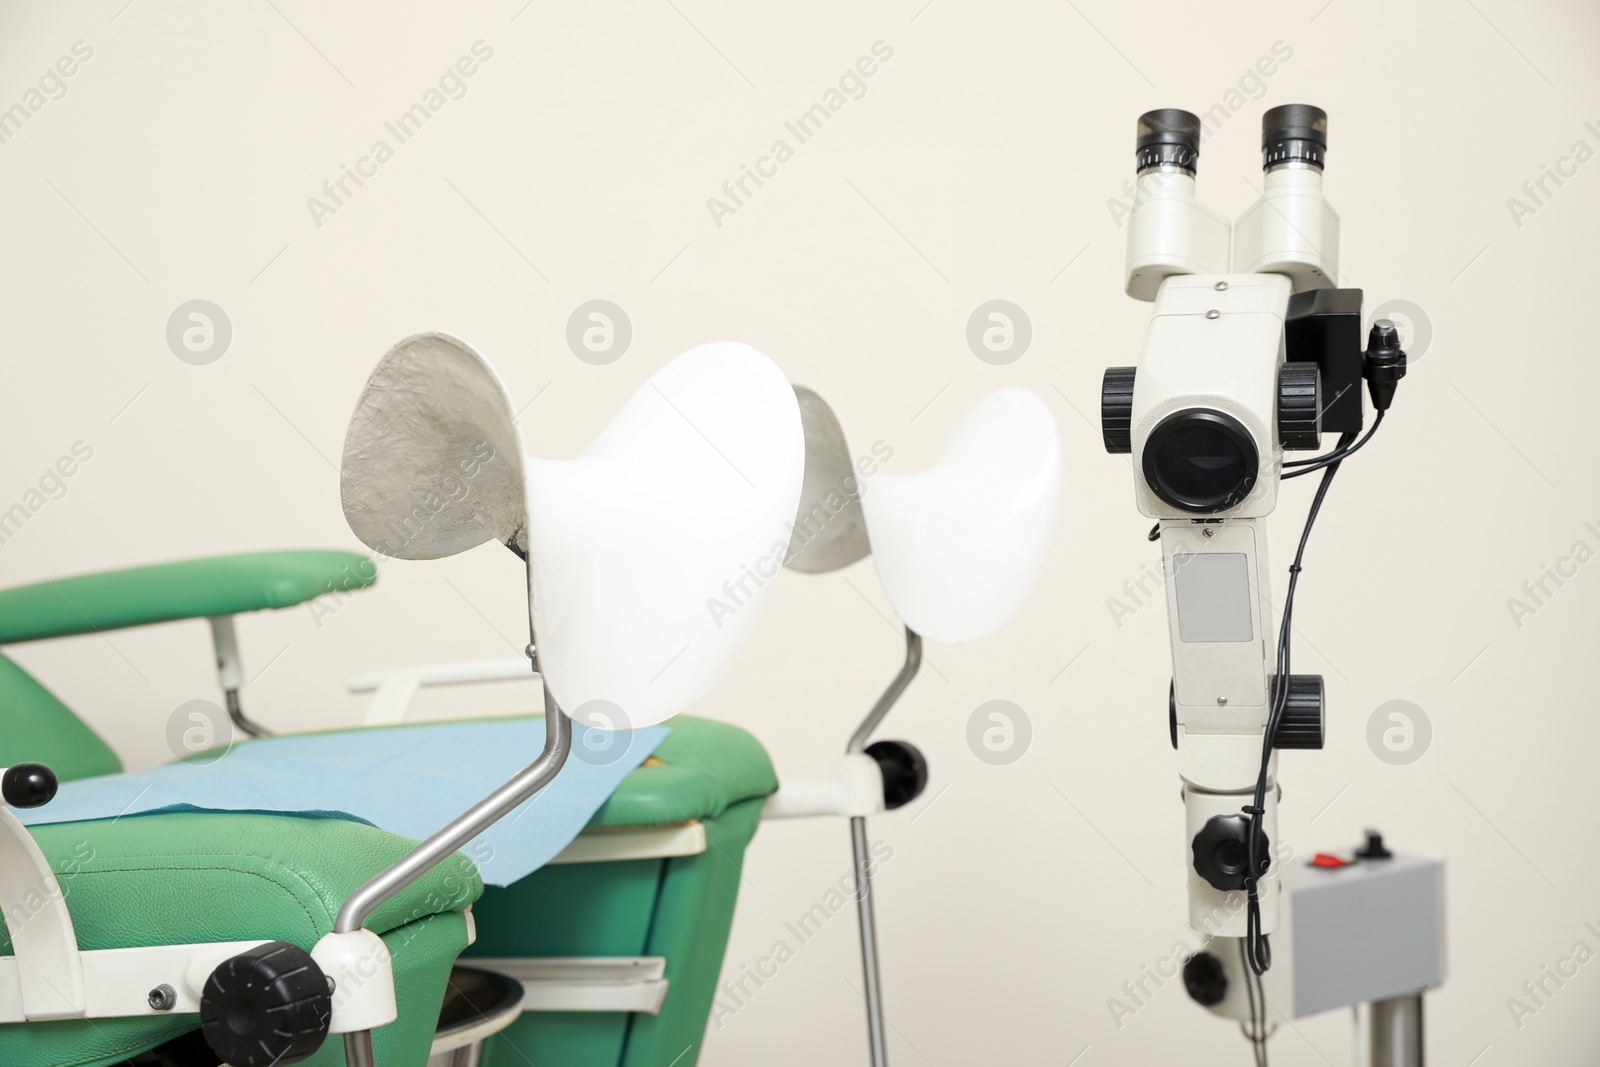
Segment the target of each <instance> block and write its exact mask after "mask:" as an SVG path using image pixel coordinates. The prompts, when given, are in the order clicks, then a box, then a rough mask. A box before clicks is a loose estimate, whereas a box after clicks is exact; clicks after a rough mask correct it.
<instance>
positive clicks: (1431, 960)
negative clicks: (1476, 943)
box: [1273, 854, 1445, 1019]
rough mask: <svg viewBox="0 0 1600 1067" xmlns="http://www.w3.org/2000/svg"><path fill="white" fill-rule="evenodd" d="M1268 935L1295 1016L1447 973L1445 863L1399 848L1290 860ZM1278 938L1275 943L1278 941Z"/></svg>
mask: <svg viewBox="0 0 1600 1067" xmlns="http://www.w3.org/2000/svg"><path fill="white" fill-rule="evenodd" d="M1282 884H1283V913H1282V917H1281V928H1282V929H1283V930H1284V931H1286V932H1287V933H1288V935H1289V936H1287V937H1274V938H1273V949H1274V950H1275V952H1278V953H1279V958H1278V960H1277V961H1276V962H1275V963H1274V966H1273V971H1274V972H1276V971H1278V968H1279V967H1280V966H1281V967H1282V968H1283V971H1282V974H1283V975H1284V977H1286V978H1287V979H1288V981H1289V984H1290V992H1291V996H1292V1002H1293V1005H1294V1010H1293V1016H1294V1018H1297V1019H1298V1018H1303V1017H1304V1016H1307V1015H1315V1014H1317V1013H1318V1012H1324V1011H1329V1010H1331V1009H1334V1008H1345V1007H1349V1006H1351V1005H1353V1004H1362V1003H1366V1002H1368V1001H1374V1000H1384V999H1387V998H1389V997H1394V996H1401V995H1406V994H1411V993H1417V992H1420V991H1421V990H1424V989H1430V988H1432V987H1434V986H1437V985H1439V984H1440V982H1442V981H1443V980H1444V970H1445V959H1444V864H1443V863H1442V862H1440V861H1439V860H1435V859H1425V858H1422V857H1418V856H1406V855H1400V854H1396V855H1394V856H1391V857H1390V858H1388V859H1372V860H1359V861H1357V862H1355V863H1352V864H1349V865H1347V866H1344V867H1333V868H1323V867H1313V866H1310V865H1308V864H1307V863H1305V862H1304V861H1291V863H1290V864H1288V865H1286V866H1285V867H1284V869H1283V871H1282ZM1280 946H1281V950H1280Z"/></svg>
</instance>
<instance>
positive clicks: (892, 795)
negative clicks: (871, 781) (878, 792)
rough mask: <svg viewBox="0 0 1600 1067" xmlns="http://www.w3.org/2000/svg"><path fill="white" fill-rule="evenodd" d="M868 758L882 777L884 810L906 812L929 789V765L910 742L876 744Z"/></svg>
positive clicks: (873, 744) (871, 747) (868, 753)
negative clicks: (904, 809)
mask: <svg viewBox="0 0 1600 1067" xmlns="http://www.w3.org/2000/svg"><path fill="white" fill-rule="evenodd" d="M867 755H869V756H871V757H872V759H873V761H874V762H875V763H877V765H878V770H879V771H880V772H882V774H883V806H884V808H886V809H887V810H889V811H893V810H894V809H895V808H903V807H905V806H906V805H907V804H909V803H911V802H912V801H913V800H915V799H917V798H918V797H920V796H921V795H922V791H923V790H924V789H926V788H928V761H927V760H926V759H924V758H923V756H922V753H921V752H919V751H918V750H917V746H915V745H913V744H912V743H911V742H909V741H874V742H873V743H872V744H870V745H868V746H867Z"/></svg>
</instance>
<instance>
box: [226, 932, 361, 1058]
mask: <svg viewBox="0 0 1600 1067" xmlns="http://www.w3.org/2000/svg"><path fill="white" fill-rule="evenodd" d="M332 1011H333V997H332V996H331V994H330V993H329V990H328V979H327V977H326V976H325V975H324V974H323V973H322V968H321V967H318V966H317V963H316V961H315V960H313V959H312V958H311V954H310V953H309V952H307V951H306V950H305V949H303V948H300V947H299V946H298V945H291V944H289V943H288V942H287V941H269V942H267V943H266V944H264V945H260V946H257V947H256V948H253V949H251V950H250V951H248V952H241V953H239V955H237V956H235V957H233V958H232V959H229V960H224V961H223V962H222V963H220V964H218V965H217V969H216V970H214V971H212V972H211V977H210V978H208V979H207V980H206V987H205V990H204V992H202V993H201V995H200V1031H201V1033H203V1034H204V1035H205V1039H206V1044H208V1045H210V1046H211V1051H213V1052H215V1053H216V1054H217V1055H218V1056H220V1057H222V1061H223V1062H224V1063H228V1064H231V1065H232V1067H279V1065H283V1064H290V1063H299V1062H300V1061H301V1060H303V1059H306V1058H307V1057H309V1056H310V1055H311V1054H312V1053H314V1052H316V1051H317V1049H318V1048H320V1047H321V1046H322V1041H323V1038H325V1037H327V1036H328V1024H329V1022H330V1015H331V1014H332Z"/></svg>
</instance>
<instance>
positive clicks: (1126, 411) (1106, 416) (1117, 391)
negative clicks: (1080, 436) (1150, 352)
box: [1100, 367, 1139, 455]
mask: <svg viewBox="0 0 1600 1067" xmlns="http://www.w3.org/2000/svg"><path fill="white" fill-rule="evenodd" d="M1138 370H1139V368H1138V367H1107V368H1106V373H1105V377H1103V378H1101V379H1100V436H1101V437H1102V438H1104V440H1105V443H1106V451H1107V452H1110V453H1111V454H1112V455H1119V454H1127V453H1129V452H1132V451H1133V378H1134V375H1135V374H1137V373H1138Z"/></svg>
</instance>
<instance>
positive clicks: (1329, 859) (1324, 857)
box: [1311, 852, 1350, 867]
mask: <svg viewBox="0 0 1600 1067" xmlns="http://www.w3.org/2000/svg"><path fill="white" fill-rule="evenodd" d="M1311 866H1313V867H1348V866H1350V861H1349V860H1342V859H1340V858H1339V857H1338V856H1335V855H1332V854H1331V853H1327V852H1318V853H1317V854H1316V855H1315V856H1312V857H1311Z"/></svg>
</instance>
